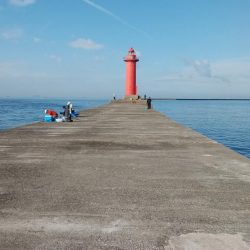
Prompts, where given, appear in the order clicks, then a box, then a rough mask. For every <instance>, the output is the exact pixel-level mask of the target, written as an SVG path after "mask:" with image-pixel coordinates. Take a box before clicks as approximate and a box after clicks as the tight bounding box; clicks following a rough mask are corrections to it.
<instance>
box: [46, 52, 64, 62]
mask: <svg viewBox="0 0 250 250" xmlns="http://www.w3.org/2000/svg"><path fill="white" fill-rule="evenodd" d="M49 57H50V59H52V60H53V61H56V62H58V63H60V62H62V58H61V57H60V56H57V55H53V54H52V55H50V56H49Z"/></svg>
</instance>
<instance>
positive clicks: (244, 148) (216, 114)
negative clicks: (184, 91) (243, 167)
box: [153, 100, 250, 158]
mask: <svg viewBox="0 0 250 250" xmlns="http://www.w3.org/2000/svg"><path fill="white" fill-rule="evenodd" d="M153 108H154V109H156V110H158V111H160V112H161V113H163V114H165V115H167V116H168V117H169V118H171V119H172V120H175V121H176V122H178V123H180V124H182V125H184V126H186V127H189V128H192V129H193V130H196V131H198V132H199V133H201V134H203V135H205V136H207V137H209V138H211V139H213V140H215V141H217V142H219V143H221V144H224V145H225V146H227V147H229V148H231V149H233V150H234V151H237V152H238V153H240V154H242V155H244V156H246V157H248V158H250V100H169V101H153Z"/></svg>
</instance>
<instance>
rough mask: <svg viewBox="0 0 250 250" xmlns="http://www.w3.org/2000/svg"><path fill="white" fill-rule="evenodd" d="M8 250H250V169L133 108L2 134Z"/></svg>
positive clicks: (0, 215)
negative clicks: (71, 121)
mask: <svg viewBox="0 0 250 250" xmlns="http://www.w3.org/2000/svg"><path fill="white" fill-rule="evenodd" d="M0 249H4V250H5V249H18V250H20V249H32V250H33V249H35V250H40V249H106V250H114V249H116V250H119V249H120V250H121V249H132V250H133V249H162V250H181V249H186V250H187V249H192V250H194V249H215V250H216V249H223V250H224V249H234V250H237V249H239V250H241V249H243V250H245V249H250V161H249V159H247V158H244V157H243V156H240V155H239V154H237V153H235V152H233V151H231V150H229V149H227V148H225V147H224V146H222V145H220V144H218V143H216V142H215V141H212V140H210V139H207V138H206V137H204V136H202V135H200V134H198V133H196V132H194V131H192V130H191V129H187V128H184V127H182V126H180V125H178V124H176V123H175V122H173V121H171V120H170V119H168V118H166V117H165V116H163V115H162V114H160V113H158V112H156V111H153V110H145V106H143V105H133V104H126V103H112V104H110V105H107V106H103V107H100V108H97V109H92V110H87V111H83V112H81V115H80V118H79V119H78V120H77V121H75V122H73V123H36V124H31V125H28V126H24V127H19V128H16V129H12V130H8V131H5V132H1V133H0Z"/></svg>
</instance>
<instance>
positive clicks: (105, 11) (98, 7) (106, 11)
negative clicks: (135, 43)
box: [82, 0, 150, 37]
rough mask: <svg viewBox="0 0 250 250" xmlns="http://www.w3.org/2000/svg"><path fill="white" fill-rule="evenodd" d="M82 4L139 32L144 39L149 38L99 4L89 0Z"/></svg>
mask: <svg viewBox="0 0 250 250" xmlns="http://www.w3.org/2000/svg"><path fill="white" fill-rule="evenodd" d="M82 1H83V2H84V3H86V4H88V5H90V6H91V7H93V8H95V9H97V10H98V11H100V12H102V13H104V14H106V15H108V16H110V17H112V18H113V19H115V20H116V21H118V22H120V23H121V24H123V25H124V26H126V27H128V28H130V29H132V30H134V31H136V32H139V33H141V34H143V35H144V36H146V37H150V36H149V34H147V33H146V32H144V31H143V30H140V29H138V28H136V27H135V26H133V25H131V24H129V23H128V22H127V21H125V20H124V19H122V18H120V17H119V16H117V15H116V14H114V13H113V12H111V11H110V10H108V9H106V8H104V7H103V6H101V5H99V4H96V3H94V2H92V1H90V0H82Z"/></svg>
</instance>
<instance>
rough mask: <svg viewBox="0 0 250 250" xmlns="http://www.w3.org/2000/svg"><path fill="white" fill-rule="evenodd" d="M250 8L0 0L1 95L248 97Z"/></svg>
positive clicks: (201, 1) (235, 3)
mask: <svg viewBox="0 0 250 250" xmlns="http://www.w3.org/2000/svg"><path fill="white" fill-rule="evenodd" d="M249 13H250V1H249V0H0V97H49V98H50V97H51V98H52V97H58V98H61V97H62V98H65V97H67V98H69V97H70V98H97V99H104V98H112V96H113V94H115V95H116V96H117V97H118V98H121V97H123V96H124V94H125V62H124V61H123V58H124V56H126V54H127V52H128V50H129V48H130V47H133V48H134V49H135V51H136V53H137V56H138V57H139V59H140V61H139V62H138V63H137V85H138V91H139V94H140V95H144V94H147V95H148V96H149V95H150V96H151V97H154V98H156V97H166V98H250V15H249Z"/></svg>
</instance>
